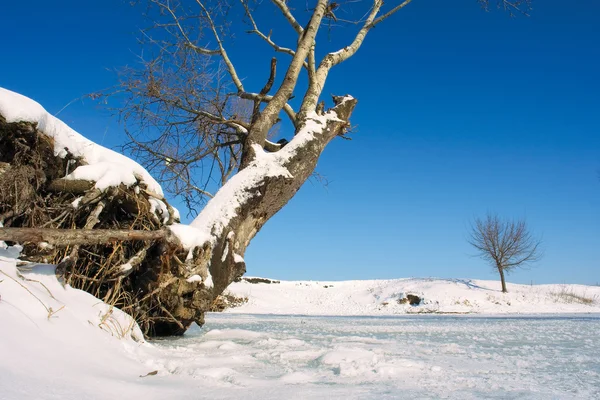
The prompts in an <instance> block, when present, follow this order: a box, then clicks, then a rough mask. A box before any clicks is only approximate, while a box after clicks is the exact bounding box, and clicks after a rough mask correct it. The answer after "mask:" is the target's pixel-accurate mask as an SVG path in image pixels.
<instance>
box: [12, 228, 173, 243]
mask: <svg viewBox="0 0 600 400" xmlns="http://www.w3.org/2000/svg"><path fill="white" fill-rule="evenodd" d="M0 240H3V241H11V242H18V243H21V244H24V243H35V244H39V243H48V244H51V245H55V246H69V245H75V244H79V245H94V244H106V243H114V242H119V241H122V242H128V241H132V240H142V241H144V240H171V241H175V240H177V238H175V237H174V236H173V234H172V233H171V232H170V230H169V229H166V228H163V229H159V230H156V231H141V230H127V229H52V228H0Z"/></svg>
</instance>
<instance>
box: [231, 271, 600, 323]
mask: <svg viewBox="0 0 600 400" xmlns="http://www.w3.org/2000/svg"><path fill="white" fill-rule="evenodd" d="M251 280H252V279H251ZM277 282H278V281H273V283H270V284H268V283H250V282H248V281H246V280H243V281H241V282H236V283H232V284H231V285H230V286H229V288H228V291H229V292H230V293H231V294H233V295H234V296H236V297H247V298H248V302H247V303H245V304H243V305H242V306H240V307H235V308H231V309H228V310H226V312H231V313H255V314H303V315H394V314H409V313H481V314H539V313H544V314H547V313H598V312H600V286H585V285H562V284H552V285H518V284H508V291H509V292H508V293H502V292H501V291H500V282H496V281H484V280H471V279H435V278H406V279H391V280H361V281H339V282H325V281H321V282H317V281H281V282H279V283H277ZM409 294H410V295H415V296H418V297H419V298H420V299H421V301H420V303H419V304H418V305H411V304H409V303H408V302H407V300H408V299H407V296H408V295H409Z"/></svg>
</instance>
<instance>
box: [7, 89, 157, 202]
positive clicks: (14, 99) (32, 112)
mask: <svg viewBox="0 0 600 400" xmlns="http://www.w3.org/2000/svg"><path fill="white" fill-rule="evenodd" d="M0 115H2V116H3V117H4V118H5V119H6V122H9V123H11V122H33V123H36V124H37V127H38V129H39V130H40V131H41V132H43V133H44V134H46V135H48V136H49V137H52V138H53V139H54V153H55V154H56V155H57V156H59V157H65V156H66V155H67V153H68V152H70V153H71V154H73V155H74V156H75V157H82V158H83V159H84V160H85V162H86V163H87V165H82V166H80V167H78V168H76V169H75V170H74V171H73V172H71V173H70V174H68V175H67V176H66V177H65V179H84V180H89V181H95V182H96V188H98V189H100V190H105V189H106V188H108V187H111V186H118V185H120V184H124V185H126V186H132V185H134V184H136V183H137V182H138V180H140V181H142V182H144V183H145V184H146V185H147V186H148V189H149V190H150V191H152V192H154V193H156V194H158V195H161V196H162V195H163V191H162V188H161V187H160V185H159V184H158V182H156V180H154V178H152V176H150V174H149V173H148V171H146V170H145V169H144V168H143V167H142V166H141V165H139V164H138V163H137V162H135V161H133V160H132V159H130V158H129V157H126V156H124V155H123V154H119V153H117V152H115V151H113V150H110V149H107V148H106V147H103V146H101V145H99V144H96V143H94V142H92V141H91V140H89V139H86V138H85V137H83V136H82V135H80V134H79V133H77V132H76V131H75V130H73V129H72V128H70V127H69V126H68V125H67V124H65V123H64V122H62V121H61V120H59V119H58V118H56V117H54V116H52V115H50V114H49V113H48V112H47V111H46V110H45V109H44V107H42V106H41V105H40V104H39V103H37V102H35V101H34V100H32V99H30V98H28V97H25V96H23V95H20V94H18V93H15V92H12V91H10V90H7V89H4V88H1V87H0Z"/></svg>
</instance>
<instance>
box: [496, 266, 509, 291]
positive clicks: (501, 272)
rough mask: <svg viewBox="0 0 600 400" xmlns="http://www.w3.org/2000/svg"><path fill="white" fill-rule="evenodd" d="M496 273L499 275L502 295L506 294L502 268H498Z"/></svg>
mask: <svg viewBox="0 0 600 400" xmlns="http://www.w3.org/2000/svg"><path fill="white" fill-rule="evenodd" d="M498 272H499V273H500V281H501V282H502V293H508V290H506V281H505V280H504V268H502V267H498Z"/></svg>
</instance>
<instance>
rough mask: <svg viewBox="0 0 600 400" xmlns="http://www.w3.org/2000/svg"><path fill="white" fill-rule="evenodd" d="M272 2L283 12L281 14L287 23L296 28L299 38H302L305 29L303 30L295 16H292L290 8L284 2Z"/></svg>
mask: <svg viewBox="0 0 600 400" xmlns="http://www.w3.org/2000/svg"><path fill="white" fill-rule="evenodd" d="M271 1H272V2H273V4H275V5H276V6H277V8H279V9H280V10H281V13H282V14H283V16H284V17H285V19H287V21H288V22H289V23H290V25H291V26H292V28H294V30H295V31H296V33H297V34H298V36H302V34H303V33H304V28H302V26H301V25H300V24H299V23H298V21H296V18H294V16H293V15H292V12H291V11H290V9H289V8H288V6H287V5H286V4H285V2H284V1H283V0H271Z"/></svg>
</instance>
